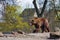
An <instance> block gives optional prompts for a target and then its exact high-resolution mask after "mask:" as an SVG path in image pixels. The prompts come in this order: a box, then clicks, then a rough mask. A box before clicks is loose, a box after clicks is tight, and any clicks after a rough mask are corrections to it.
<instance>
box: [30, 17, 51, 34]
mask: <svg viewBox="0 0 60 40" xmlns="http://www.w3.org/2000/svg"><path fill="white" fill-rule="evenodd" d="M31 24H32V25H34V26H35V30H34V31H33V33H36V32H39V30H40V29H41V30H42V32H49V31H50V30H49V23H48V20H47V19H46V18H37V17H36V18H33V19H32V21H31Z"/></svg>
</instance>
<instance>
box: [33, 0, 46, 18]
mask: <svg viewBox="0 0 60 40" xmlns="http://www.w3.org/2000/svg"><path fill="white" fill-rule="evenodd" d="M33 4H34V7H35V9H36V12H37V15H38V17H42V15H43V12H44V9H45V7H46V4H47V0H45V1H44V4H43V8H42V11H41V13H40V12H39V10H38V8H37V4H36V0H33Z"/></svg>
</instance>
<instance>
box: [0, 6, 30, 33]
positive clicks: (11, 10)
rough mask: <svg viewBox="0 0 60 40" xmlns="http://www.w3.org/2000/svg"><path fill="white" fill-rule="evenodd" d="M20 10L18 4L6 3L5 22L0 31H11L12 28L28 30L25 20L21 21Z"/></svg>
mask: <svg viewBox="0 0 60 40" xmlns="http://www.w3.org/2000/svg"><path fill="white" fill-rule="evenodd" d="M19 10H21V7H20V6H14V5H12V6H11V5H7V6H6V8H5V16H4V18H5V21H6V22H5V24H4V27H3V28H2V29H1V30H0V31H11V30H13V29H20V30H23V31H26V32H27V31H28V30H30V26H29V25H28V23H27V22H23V18H21V17H20V16H19V14H20V12H19Z"/></svg>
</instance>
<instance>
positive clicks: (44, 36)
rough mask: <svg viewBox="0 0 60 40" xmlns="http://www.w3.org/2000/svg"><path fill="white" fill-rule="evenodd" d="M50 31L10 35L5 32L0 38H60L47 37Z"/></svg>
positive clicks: (20, 39) (34, 39) (40, 39)
mask: <svg viewBox="0 0 60 40" xmlns="http://www.w3.org/2000/svg"><path fill="white" fill-rule="evenodd" d="M48 38H50V33H29V34H18V35H15V36H11V34H5V36H4V37H0V40H60V39H48Z"/></svg>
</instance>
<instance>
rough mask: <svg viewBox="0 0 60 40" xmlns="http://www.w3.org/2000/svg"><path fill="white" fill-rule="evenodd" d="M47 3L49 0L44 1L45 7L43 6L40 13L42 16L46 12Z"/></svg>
mask: <svg viewBox="0 0 60 40" xmlns="http://www.w3.org/2000/svg"><path fill="white" fill-rule="evenodd" d="M46 5H47V0H45V1H44V4H43V8H42V10H41V13H40V14H39V15H40V16H41V17H42V15H43V12H44V10H45V8H46Z"/></svg>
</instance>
